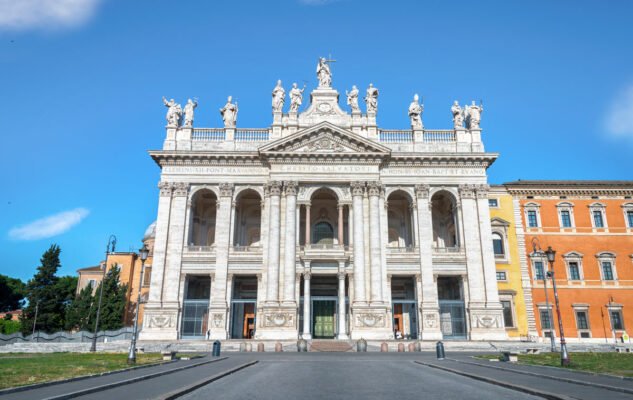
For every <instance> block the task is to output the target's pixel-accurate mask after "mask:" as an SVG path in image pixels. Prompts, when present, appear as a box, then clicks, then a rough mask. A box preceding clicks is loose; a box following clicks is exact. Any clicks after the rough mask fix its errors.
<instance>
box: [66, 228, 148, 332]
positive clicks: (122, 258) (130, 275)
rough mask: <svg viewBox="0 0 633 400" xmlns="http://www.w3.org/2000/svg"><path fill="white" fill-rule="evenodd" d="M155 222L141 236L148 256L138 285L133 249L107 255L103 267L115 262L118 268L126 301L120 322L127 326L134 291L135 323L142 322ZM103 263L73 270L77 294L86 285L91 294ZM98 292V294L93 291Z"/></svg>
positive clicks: (131, 321) (138, 271) (131, 320)
mask: <svg viewBox="0 0 633 400" xmlns="http://www.w3.org/2000/svg"><path fill="white" fill-rule="evenodd" d="M155 230H156V223H153V224H151V225H150V226H149V228H147V231H146V232H145V235H144V237H143V243H144V244H147V247H148V248H149V250H150V252H149V256H148V258H147V260H146V261H145V273H144V274H143V282H142V284H141V264H142V263H141V259H140V257H139V254H138V253H136V252H114V253H110V254H109V255H108V260H107V261H108V265H107V269H108V270H110V268H112V266H113V265H118V266H119V268H120V269H121V273H120V284H121V285H127V295H126V297H127V302H126V305H125V315H124V316H123V325H124V326H131V325H133V324H134V314H135V313H136V299H137V297H138V291H139V290H140V291H141V305H140V307H139V324H142V322H143V309H144V307H145V303H146V302H147V296H148V293H149V284H150V281H151V276H152V253H153V251H154V238H155V234H156V232H155ZM105 265H106V262H105V260H103V261H102V262H101V263H100V265H97V266H94V267H87V268H82V269H79V270H77V273H78V274H79V279H78V281H77V293H79V292H80V291H81V290H82V289H83V288H85V287H86V286H87V285H91V286H92V288H93V294H94V293H95V291H96V290H97V286H99V283H100V282H101V280H102V278H103V269H104V268H105ZM97 295H98V293H97Z"/></svg>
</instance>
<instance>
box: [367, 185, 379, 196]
mask: <svg viewBox="0 0 633 400" xmlns="http://www.w3.org/2000/svg"><path fill="white" fill-rule="evenodd" d="M380 189H381V185H380V182H379V181H370V182H367V194H368V195H369V197H374V196H380Z"/></svg>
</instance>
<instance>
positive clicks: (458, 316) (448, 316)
mask: <svg viewBox="0 0 633 400" xmlns="http://www.w3.org/2000/svg"><path fill="white" fill-rule="evenodd" d="M439 304H440V327H441V329H442V334H443V336H444V339H466V314H465V312H464V302H463V301H460V300H440V301H439Z"/></svg>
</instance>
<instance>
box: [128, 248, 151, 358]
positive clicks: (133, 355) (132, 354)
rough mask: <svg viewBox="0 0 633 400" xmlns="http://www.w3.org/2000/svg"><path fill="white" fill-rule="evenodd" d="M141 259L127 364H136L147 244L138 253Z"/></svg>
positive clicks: (147, 252) (147, 251) (147, 253)
mask: <svg viewBox="0 0 633 400" xmlns="http://www.w3.org/2000/svg"><path fill="white" fill-rule="evenodd" d="M138 254H139V255H140V257H141V280H140V281H139V283H138V295H137V296H136V314H134V332H132V343H131V344H130V354H128V355H127V363H128V364H136V334H137V332H138V312H139V308H140V305H141V287H143V273H144V272H145V260H147V256H148V255H149V249H148V248H147V244H145V243H144V244H143V248H142V249H140V250H139V251H138Z"/></svg>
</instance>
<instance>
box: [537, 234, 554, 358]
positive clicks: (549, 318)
mask: <svg viewBox="0 0 633 400" xmlns="http://www.w3.org/2000/svg"><path fill="white" fill-rule="evenodd" d="M532 248H533V249H534V253H535V254H538V255H539V257H540V258H541V260H543V258H545V252H544V251H543V250H542V249H541V243H540V242H539V240H538V238H537V237H533V238H532ZM537 248H538V249H537ZM543 272H544V273H545V271H543ZM549 276H550V275H549V271H548V273H546V274H545V276H543V290H545V307H546V308H547V322H548V324H549V340H550V350H551V352H552V353H555V352H556V328H555V327H552V310H551V308H550V307H549V299H548V296H547V278H549Z"/></svg>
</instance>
